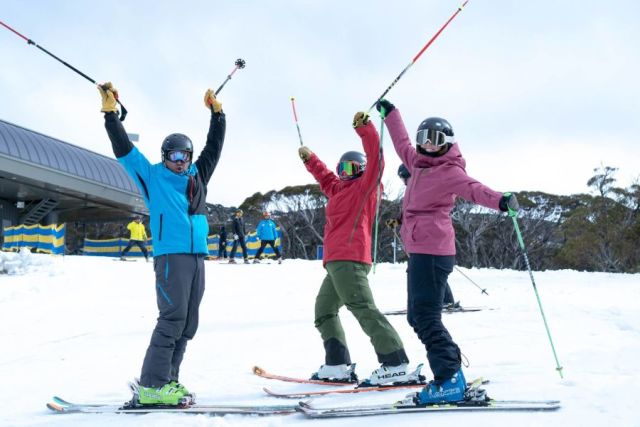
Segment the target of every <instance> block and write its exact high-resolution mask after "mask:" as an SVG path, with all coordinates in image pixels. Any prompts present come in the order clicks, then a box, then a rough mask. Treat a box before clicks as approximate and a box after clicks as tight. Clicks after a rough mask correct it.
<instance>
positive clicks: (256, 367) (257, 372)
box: [251, 366, 266, 375]
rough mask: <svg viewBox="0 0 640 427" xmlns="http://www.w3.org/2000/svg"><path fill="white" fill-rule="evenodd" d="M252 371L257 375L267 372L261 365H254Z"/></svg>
mask: <svg viewBox="0 0 640 427" xmlns="http://www.w3.org/2000/svg"><path fill="white" fill-rule="evenodd" d="M251 371H252V372H253V373H254V374H256V375H264V374H265V372H266V371H265V370H264V369H262V368H261V367H260V366H254V367H253V368H252V369H251Z"/></svg>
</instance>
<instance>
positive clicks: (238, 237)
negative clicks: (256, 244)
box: [229, 209, 249, 264]
mask: <svg viewBox="0 0 640 427" xmlns="http://www.w3.org/2000/svg"><path fill="white" fill-rule="evenodd" d="M242 214H243V212H242V209H237V210H236V212H235V215H234V217H233V247H232V248H231V253H230V254H229V264H236V250H237V249H238V244H239V245H240V248H242V258H244V263H245V264H249V255H248V254H247V244H246V243H245V241H244V236H245V234H246V231H245V227H244V221H243V220H242Z"/></svg>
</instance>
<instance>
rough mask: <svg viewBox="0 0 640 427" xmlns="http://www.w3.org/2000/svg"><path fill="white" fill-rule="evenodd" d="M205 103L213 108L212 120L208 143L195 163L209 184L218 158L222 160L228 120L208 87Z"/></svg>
mask: <svg viewBox="0 0 640 427" xmlns="http://www.w3.org/2000/svg"><path fill="white" fill-rule="evenodd" d="M204 105H205V107H207V109H208V110H209V109H210V110H211V121H210V123H209V133H207V143H206V145H205V146H204V149H203V150H202V152H201V153H200V156H199V157H198V160H196V161H195V165H196V167H197V168H198V173H200V174H201V175H202V179H203V181H204V183H205V184H208V183H209V180H210V179H211V175H213V171H214V170H215V169H216V165H217V164H218V160H220V153H221V152H222V145H223V144H224V135H225V131H226V127H227V121H226V117H225V115H224V112H223V111H222V104H221V103H220V102H218V100H217V99H216V96H215V94H214V93H213V91H212V90H211V89H208V90H207V91H206V92H205V94H204Z"/></svg>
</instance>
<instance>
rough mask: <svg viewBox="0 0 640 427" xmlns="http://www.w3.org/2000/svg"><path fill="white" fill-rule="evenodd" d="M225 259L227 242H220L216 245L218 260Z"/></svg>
mask: <svg viewBox="0 0 640 427" xmlns="http://www.w3.org/2000/svg"><path fill="white" fill-rule="evenodd" d="M226 257H227V240H226V239H225V240H220V243H219V244H218V258H226Z"/></svg>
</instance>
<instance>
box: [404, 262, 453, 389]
mask: <svg viewBox="0 0 640 427" xmlns="http://www.w3.org/2000/svg"><path fill="white" fill-rule="evenodd" d="M454 265H455V257H454V256H439V255H427V254H410V255H409V268H408V269H407V296H408V302H407V320H408V321H409V325H411V327H412V328H413V330H414V331H415V332H416V334H418V337H419V338H420V341H422V343H423V344H424V345H425V347H426V349H427V359H428V360H429V366H430V367H431V371H432V372H433V378H434V379H435V380H436V381H444V380H447V379H449V378H451V377H452V376H453V374H454V373H456V372H457V371H458V369H460V363H461V358H460V349H459V348H458V346H457V345H456V343H455V342H453V338H451V335H449V332H448V331H447V328H445V327H444V325H443V324H442V303H443V299H444V294H445V289H446V288H447V278H448V277H449V274H450V273H451V272H452V271H453V266H454Z"/></svg>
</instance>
